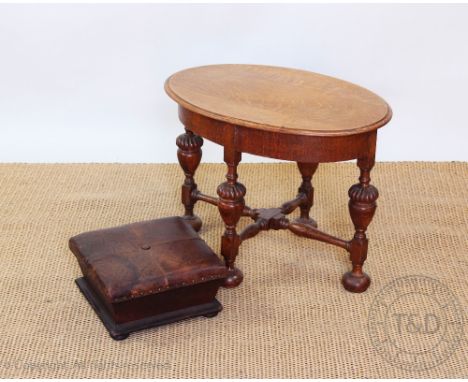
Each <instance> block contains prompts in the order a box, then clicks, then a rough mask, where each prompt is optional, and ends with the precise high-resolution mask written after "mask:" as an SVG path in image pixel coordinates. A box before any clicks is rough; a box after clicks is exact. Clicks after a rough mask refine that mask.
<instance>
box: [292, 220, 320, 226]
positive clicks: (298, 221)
mask: <svg viewBox="0 0 468 382" xmlns="http://www.w3.org/2000/svg"><path fill="white" fill-rule="evenodd" d="M293 221H294V223H300V224H305V225H310V226H312V227H314V228H317V227H318V224H317V222H316V221H315V220H314V219H312V218H297V219H294V220H293Z"/></svg>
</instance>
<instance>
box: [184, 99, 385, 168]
mask: <svg viewBox="0 0 468 382" xmlns="http://www.w3.org/2000/svg"><path fill="white" fill-rule="evenodd" d="M179 119H180V120H181V122H182V123H183V124H184V126H185V128H186V129H188V130H190V131H192V132H194V133H195V134H198V135H200V136H202V137H203V138H206V139H208V140H210V141H212V142H215V143H218V144H220V145H222V146H224V147H229V148H231V149H234V150H236V151H238V152H244V153H249V154H254V155H260V156H263V157H269V158H275V159H283V160H290V161H295V162H304V163H324V162H338V161H345V160H350V159H356V158H362V157H366V156H373V154H374V152H375V143H376V136H377V131H376V130H374V131H370V132H365V133H360V134H353V135H344V136H310V135H297V134H291V133H283V132H273V131H267V130H260V129H254V128H250V127H244V126H239V125H234V124H231V123H228V122H224V121H219V120H216V119H213V118H209V117H206V116H203V115H201V114H197V113H194V112H192V111H190V110H188V109H185V108H183V107H182V106H179Z"/></svg>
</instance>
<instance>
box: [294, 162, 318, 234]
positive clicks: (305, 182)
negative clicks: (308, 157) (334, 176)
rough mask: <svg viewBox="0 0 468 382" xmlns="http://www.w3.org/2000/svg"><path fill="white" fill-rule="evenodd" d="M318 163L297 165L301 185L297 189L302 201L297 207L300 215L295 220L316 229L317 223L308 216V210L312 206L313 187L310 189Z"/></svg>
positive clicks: (299, 163)
mask: <svg viewBox="0 0 468 382" xmlns="http://www.w3.org/2000/svg"><path fill="white" fill-rule="evenodd" d="M318 165H319V164H318V163H301V162H298V163H297V167H298V168H299V171H300V173H301V175H302V184H301V186H300V187H299V190H298V192H299V195H303V196H304V198H303V199H304V201H303V202H302V203H301V205H300V206H299V207H300V209H301V215H300V217H299V218H298V219H297V220H296V221H297V222H299V223H307V224H311V225H312V226H314V227H317V222H316V221H315V220H314V219H311V218H310V216H309V213H310V209H311V208H312V206H313V205H314V187H312V176H313V175H314V174H315V171H317V167H318Z"/></svg>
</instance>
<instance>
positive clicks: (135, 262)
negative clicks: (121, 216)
mask: <svg viewBox="0 0 468 382" xmlns="http://www.w3.org/2000/svg"><path fill="white" fill-rule="evenodd" d="M69 246H70V249H71V250H72V252H73V253H74V254H75V256H76V257H77V259H78V262H79V264H80V267H81V270H82V271H83V275H84V276H85V277H86V279H87V280H88V282H89V283H90V284H92V285H93V288H94V289H95V290H97V291H98V292H99V293H100V294H101V295H102V297H103V298H104V299H105V300H106V301H107V302H110V303H116V302H121V301H125V300H130V299H133V298H136V297H141V296H147V295H151V294H155V293H159V292H163V291H166V290H169V289H174V288H179V287H183V286H189V285H193V284H198V283H202V282H206V281H209V280H216V279H224V278H226V276H227V269H226V267H225V266H224V264H223V263H222V262H221V260H220V259H219V258H218V256H216V254H215V253H214V252H213V251H212V250H211V249H210V248H209V247H208V245H207V244H206V243H205V242H204V241H203V240H202V239H201V238H200V237H199V236H198V234H197V233H196V232H195V230H194V229H193V228H192V227H191V226H190V225H189V224H187V223H186V222H185V221H184V220H183V219H182V218H180V217H170V218H163V219H158V220H150V221H145V222H138V223H134V224H128V225H124V226H120V227H116V228H109V229H103V230H99V231H92V232H86V233H82V234H80V235H77V236H75V237H72V238H71V239H70V242H69Z"/></svg>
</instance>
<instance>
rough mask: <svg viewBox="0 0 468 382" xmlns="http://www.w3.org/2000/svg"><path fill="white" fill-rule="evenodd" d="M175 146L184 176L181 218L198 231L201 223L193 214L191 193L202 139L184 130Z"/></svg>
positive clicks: (194, 184)
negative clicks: (182, 213)
mask: <svg viewBox="0 0 468 382" xmlns="http://www.w3.org/2000/svg"><path fill="white" fill-rule="evenodd" d="M176 144H177V146H178V147H179V149H178V150H177V158H178V159H179V163H180V166H181V167H182V169H183V170H184V174H185V181H184V184H183V185H182V204H183V205H184V206H185V214H184V216H183V218H184V219H185V220H186V221H187V222H189V223H190V224H191V225H192V227H193V228H194V229H195V230H196V231H199V230H200V228H201V226H202V221H201V219H200V218H199V217H198V216H196V215H194V214H193V207H194V205H195V202H196V200H195V199H194V198H193V193H194V191H196V190H197V184H196V183H195V180H194V178H193V177H194V175H195V171H196V170H197V167H198V165H199V164H200V160H201V157H202V150H201V147H202V146H203V138H202V137H200V136H198V135H195V134H193V133H192V132H191V131H190V130H186V132H185V133H184V134H181V135H179V136H178V137H177V140H176Z"/></svg>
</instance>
